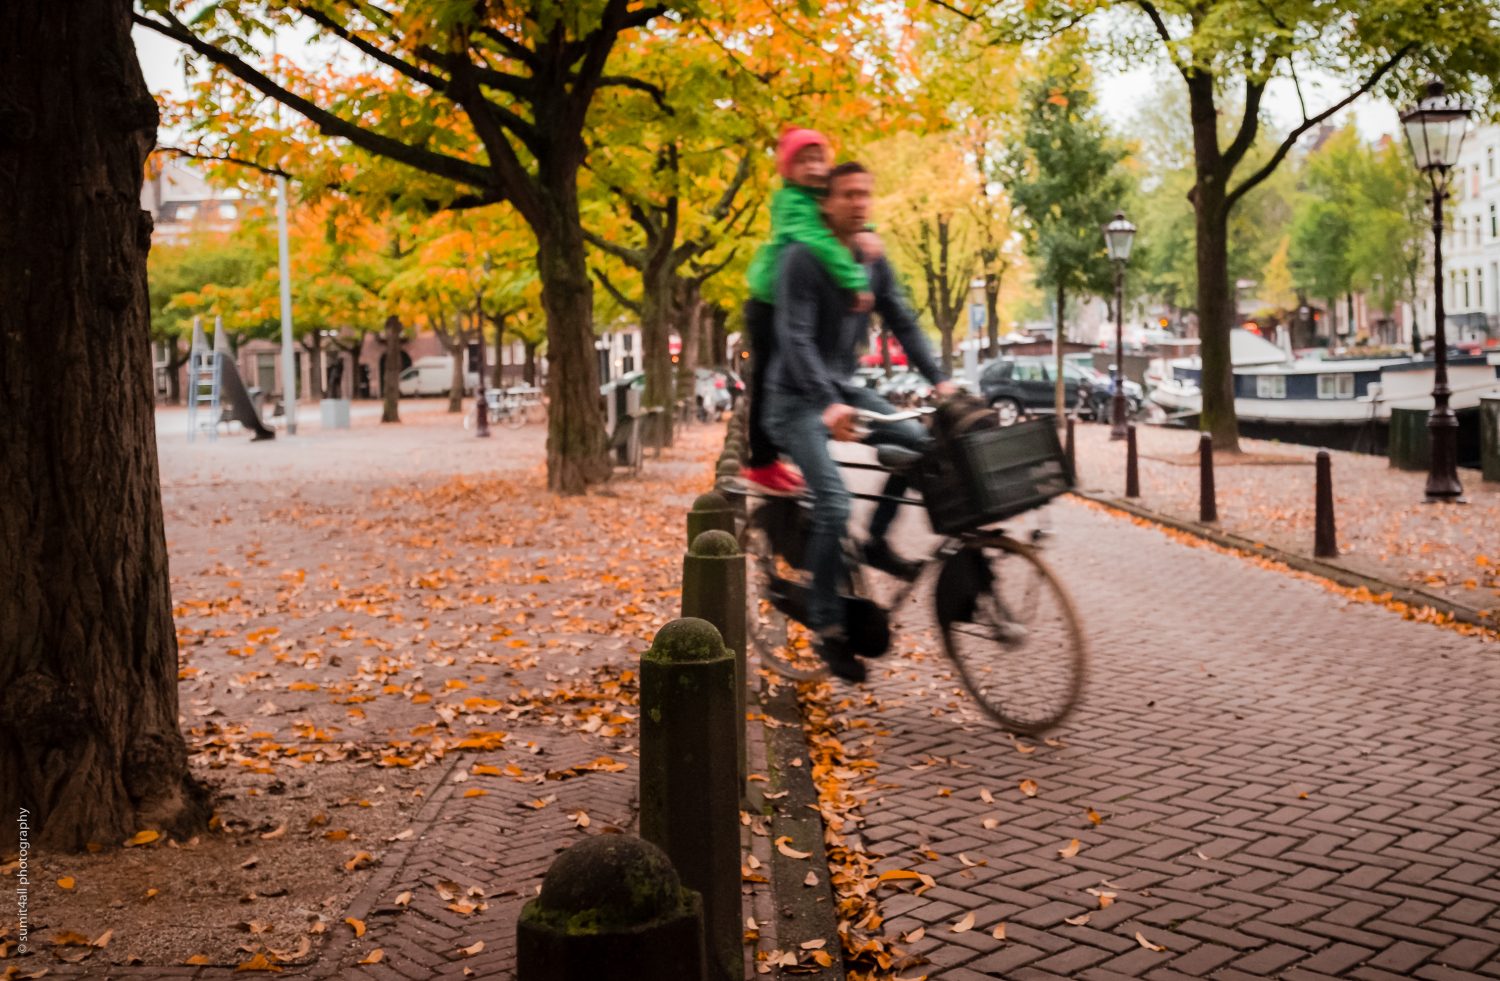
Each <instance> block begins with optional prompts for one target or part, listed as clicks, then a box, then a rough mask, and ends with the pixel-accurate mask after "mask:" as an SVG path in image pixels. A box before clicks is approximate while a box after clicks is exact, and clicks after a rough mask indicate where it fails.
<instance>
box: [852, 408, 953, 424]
mask: <svg viewBox="0 0 1500 981" xmlns="http://www.w3.org/2000/svg"><path fill="white" fill-rule="evenodd" d="M936 411H937V410H936V409H934V408H933V407H932V406H930V405H924V406H920V407H918V408H915V409H903V410H899V411H896V412H871V411H870V410H869V409H855V410H854V418H855V419H857V420H859V421H860V422H906V421H907V420H909V419H920V418H922V417H923V416H925V415H931V414H932V413H933V412H936Z"/></svg>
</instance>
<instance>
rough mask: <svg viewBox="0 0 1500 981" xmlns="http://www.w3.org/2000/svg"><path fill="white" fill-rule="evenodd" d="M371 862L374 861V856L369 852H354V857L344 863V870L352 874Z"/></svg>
mask: <svg viewBox="0 0 1500 981" xmlns="http://www.w3.org/2000/svg"><path fill="white" fill-rule="evenodd" d="M373 861H375V856H374V855H371V854H370V853H369V852H355V853H354V856H353V857H352V858H350V859H349V861H347V862H345V863H344V869H345V870H346V871H349V872H353V871H355V870H356V869H362V868H364V867H365V866H367V865H369V864H370V863H371V862H373Z"/></svg>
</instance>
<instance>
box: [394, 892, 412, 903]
mask: <svg viewBox="0 0 1500 981" xmlns="http://www.w3.org/2000/svg"><path fill="white" fill-rule="evenodd" d="M410 904H411V890H410V889H408V890H406V892H403V893H402V894H401V895H399V896H397V897H396V905H397V906H407V905H410Z"/></svg>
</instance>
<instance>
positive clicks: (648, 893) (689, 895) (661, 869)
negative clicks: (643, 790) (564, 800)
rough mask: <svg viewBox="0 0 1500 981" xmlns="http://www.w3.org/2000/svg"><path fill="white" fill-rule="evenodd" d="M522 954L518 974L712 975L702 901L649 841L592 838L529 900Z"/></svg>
mask: <svg viewBox="0 0 1500 981" xmlns="http://www.w3.org/2000/svg"><path fill="white" fill-rule="evenodd" d="M516 961H517V964H516V970H517V978H518V981H614V979H618V981H636V979H638V978H684V979H688V981H706V978H707V976H708V975H707V973H706V962H705V960H704V956H703V904H702V901H701V899H700V898H699V896H698V894H697V893H695V892H693V891H692V890H690V889H684V888H683V887H682V881H681V879H679V878H678V875H677V871H676V870H675V869H673V868H672V862H671V861H670V860H669V859H668V858H667V856H666V854H665V853H663V852H662V850H661V849H660V848H657V847H656V846H655V845H653V844H651V843H650V842H646V841H642V840H641V839H639V838H636V837H634V836H632V835H597V836H595V837H592V838H585V839H584V840H583V841H580V842H578V843H577V844H576V845H574V846H572V847H571V848H569V849H568V850H567V851H565V852H563V853H562V854H561V855H559V856H558V857H557V859H556V861H554V862H553V863H552V867H551V868H549V869H548V870H547V874H546V876H545V877H544V878H543V879H542V892H541V895H539V896H537V898H536V899H533V900H532V901H531V902H529V903H527V904H526V905H525V907H524V908H522V910H521V919H520V922H519V923H518V924H517V925H516Z"/></svg>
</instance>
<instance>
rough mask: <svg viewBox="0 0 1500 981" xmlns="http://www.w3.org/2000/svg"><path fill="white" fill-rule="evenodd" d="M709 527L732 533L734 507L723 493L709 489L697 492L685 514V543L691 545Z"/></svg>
mask: <svg viewBox="0 0 1500 981" xmlns="http://www.w3.org/2000/svg"><path fill="white" fill-rule="evenodd" d="M710 529H716V530H718V531H727V532H728V533H729V534H730V535H733V534H734V508H732V507H730V506H729V502H728V501H726V500H725V499H724V495H723V494H718V493H715V492H714V491H709V492H708V493H707V494H699V495H698V497H697V498H696V499H695V500H694V501H693V507H692V509H691V510H690V511H688V516H687V544H688V545H689V546H691V545H692V544H693V542H695V541H697V540H698V536H699V535H701V534H703V533H704V532H705V531H708V530H710Z"/></svg>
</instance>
